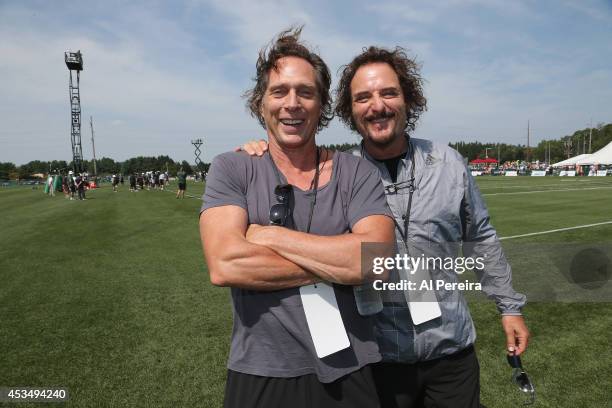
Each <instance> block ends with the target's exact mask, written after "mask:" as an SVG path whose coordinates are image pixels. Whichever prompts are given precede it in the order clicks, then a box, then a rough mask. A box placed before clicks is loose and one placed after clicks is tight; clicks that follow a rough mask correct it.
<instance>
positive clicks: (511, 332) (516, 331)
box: [501, 316, 529, 356]
mask: <svg viewBox="0 0 612 408" xmlns="http://www.w3.org/2000/svg"><path fill="white" fill-rule="evenodd" d="M501 322H502V327H503V329H504V332H505V333H506V351H507V352H508V354H512V353H516V355H517V356H520V355H521V354H522V353H523V352H524V351H525V350H526V349H527V343H528V342H529V330H528V329H527V326H526V325H525V320H524V319H523V316H502V321H501Z"/></svg>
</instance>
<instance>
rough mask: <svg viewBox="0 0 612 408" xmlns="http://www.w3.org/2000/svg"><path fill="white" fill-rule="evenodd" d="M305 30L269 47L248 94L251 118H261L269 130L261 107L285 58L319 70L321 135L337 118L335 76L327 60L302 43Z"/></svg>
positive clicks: (298, 29)
mask: <svg viewBox="0 0 612 408" xmlns="http://www.w3.org/2000/svg"><path fill="white" fill-rule="evenodd" d="M302 28H303V26H300V27H295V28H294V27H292V28H289V29H287V30H284V31H282V32H281V33H280V34H278V35H277V36H276V37H275V38H274V39H273V40H272V41H271V42H270V44H268V46H266V47H264V48H262V49H261V51H259V58H257V65H256V75H255V78H253V80H254V81H255V86H254V87H253V89H250V90H248V91H246V92H245V93H244V97H245V98H247V104H246V106H247V109H248V110H249V111H250V112H251V116H253V117H254V118H257V120H259V123H260V124H261V126H263V128H264V129H265V128H266V123H265V121H264V118H263V116H262V115H261V104H262V101H263V97H264V94H265V93H266V89H267V88H268V80H269V76H270V70H272V69H277V68H278V67H277V63H278V60H279V59H281V58H283V57H298V58H302V59H304V60H306V61H307V62H308V63H310V65H312V67H313V68H314V70H315V76H316V82H317V91H318V93H319V97H320V99H321V115H320V116H319V123H318V125H317V131H320V130H321V129H323V128H324V127H326V126H327V125H328V124H329V122H330V121H331V120H332V119H333V117H334V112H333V107H332V99H331V95H330V92H329V88H330V86H331V74H330V72H329V68H328V67H327V64H325V62H323V59H321V57H320V56H319V55H318V54H316V53H315V52H314V51H311V50H310V49H308V47H306V46H305V45H304V44H303V43H301V42H300V41H299V40H300V34H301V33H302Z"/></svg>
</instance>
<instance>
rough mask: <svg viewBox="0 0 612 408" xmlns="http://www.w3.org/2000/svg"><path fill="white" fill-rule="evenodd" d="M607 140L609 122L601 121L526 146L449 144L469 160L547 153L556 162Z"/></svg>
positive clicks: (542, 157)
mask: <svg viewBox="0 0 612 408" xmlns="http://www.w3.org/2000/svg"><path fill="white" fill-rule="evenodd" d="M589 139H590V143H591V149H590V151H589ZM610 142H612V123H608V124H607V125H604V124H603V123H600V124H598V125H597V126H596V127H594V128H586V129H582V130H577V131H575V132H574V133H573V134H572V135H567V136H563V137H562V138H560V139H551V140H547V139H545V140H542V141H541V142H539V143H538V144H537V146H531V147H530V148H529V149H528V148H527V146H525V145H520V144H519V145H511V144H507V143H493V142H489V143H485V142H456V143H449V144H448V145H449V146H451V147H453V148H454V149H457V151H459V153H461V155H463V157H466V158H467V159H468V160H470V161H471V160H474V159H477V158H480V159H484V158H486V157H487V156H488V157H489V158H494V159H497V160H498V161H499V162H500V163H505V162H507V161H516V160H520V161H522V160H525V161H536V160H539V161H541V162H545V161H548V157H550V162H551V163H556V162H560V161H562V160H565V159H567V158H569V157H573V156H577V155H579V154H583V153H595V152H596V151H597V150H599V149H601V148H602V147H604V146H606V145H607V144H608V143H610ZM498 155H499V157H498Z"/></svg>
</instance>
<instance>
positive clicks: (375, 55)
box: [335, 46, 427, 131]
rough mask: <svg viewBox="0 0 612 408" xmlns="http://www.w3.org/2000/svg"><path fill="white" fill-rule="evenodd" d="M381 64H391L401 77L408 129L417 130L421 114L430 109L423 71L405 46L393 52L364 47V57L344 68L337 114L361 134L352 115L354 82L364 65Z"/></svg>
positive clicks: (337, 102)
mask: <svg viewBox="0 0 612 408" xmlns="http://www.w3.org/2000/svg"><path fill="white" fill-rule="evenodd" d="M377 62H383V63H386V64H389V66H391V68H393V70H394V71H395V73H396V74H397V77H398V79H399V83H400V86H401V88H402V93H403V94H404V102H405V103H406V128H408V129H410V130H414V128H415V127H416V122H417V121H418V120H419V117H420V116H421V113H423V112H425V111H426V110H427V99H425V96H424V95H423V78H422V77H421V74H420V72H419V71H420V69H421V66H420V64H418V63H417V62H416V61H415V60H413V59H411V58H409V57H408V56H407V55H406V50H404V49H403V48H402V47H395V48H394V49H393V50H389V49H386V48H381V47H374V46H371V47H368V48H364V49H363V52H362V53H361V54H359V55H358V56H356V57H355V58H354V59H353V60H352V61H351V62H350V63H349V64H347V65H344V66H343V67H341V68H340V69H341V70H342V74H341V77H340V81H339V83H338V88H337V89H336V108H335V112H336V115H338V117H339V118H340V120H341V121H342V122H343V123H344V124H345V125H346V126H347V127H348V128H349V129H351V130H353V131H357V124H356V123H355V120H354V119H353V112H352V102H353V100H352V97H351V81H352V80H353V77H354V76H355V73H356V72H357V70H358V69H359V68H360V67H361V66H363V65H366V64H372V63H377Z"/></svg>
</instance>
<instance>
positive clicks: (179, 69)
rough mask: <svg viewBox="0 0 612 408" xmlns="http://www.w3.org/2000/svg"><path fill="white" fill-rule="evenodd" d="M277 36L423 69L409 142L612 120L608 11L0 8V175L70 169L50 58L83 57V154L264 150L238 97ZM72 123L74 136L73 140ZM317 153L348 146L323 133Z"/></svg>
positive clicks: (611, 21)
mask: <svg viewBox="0 0 612 408" xmlns="http://www.w3.org/2000/svg"><path fill="white" fill-rule="evenodd" d="M292 24H305V29H304V31H303V39H304V40H305V41H306V42H307V43H309V44H310V45H312V46H315V47H316V48H317V49H318V50H319V52H320V54H321V56H322V57H323V58H324V59H325V61H326V62H327V63H328V65H329V67H330V69H331V70H332V71H333V72H334V77H336V75H335V73H336V71H337V69H338V68H339V67H340V66H341V65H342V64H346V63H347V62H349V61H350V59H351V58H352V57H354V56H355V55H356V54H357V53H359V52H360V50H361V48H362V47H364V46H366V45H371V44H375V45H381V46H389V47H392V46H395V45H401V46H402V47H404V48H406V49H408V50H409V53H410V54H411V55H413V56H416V57H417V59H418V61H420V62H421V63H422V64H423V68H422V73H423V76H424V77H425V79H426V81H427V82H426V84H425V92H426V96H427V98H428V105H429V110H428V112H426V113H425V114H424V115H423V116H422V118H421V121H420V123H419V125H418V127H417V129H416V131H415V132H414V136H416V137H422V138H427V139H433V140H437V141H440V142H445V143H446V142H449V141H457V140H466V141H472V140H481V141H492V142H498V141H499V142H506V143H525V142H526V126H527V120H528V119H529V120H530V121H531V129H532V140H534V141H535V142H537V141H538V140H542V139H546V138H557V137H560V136H563V135H566V134H570V133H572V132H573V131H574V130H576V129H582V128H585V127H588V126H589V123H590V122H591V120H592V121H593V124H597V123H599V122H604V123H608V122H612V108H611V107H612V2H611V1H609V0H608V1H606V0H586V1H575V2H572V1H563V0H557V1H510V2H508V1H499V0H463V1H459V0H439V1H433V2H422V1H418V2H417V1H406V0H404V1H377V2H371V1H367V2H358V1H337V2H328V1H308V2H306V1H304V2H298V1H265V0H263V1H257V2H255V1H242V0H235V1H227V0H225V1H220V0H188V1H183V2H180V1H172V2H170V1H157V2H156V1H147V2H138V1H132V2H119V1H105V2H93V1H92V2H86V1H71V2H63V1H27V0H26V1H7V0H0V146H1V147H0V161H12V162H14V163H17V164H22V163H25V162H27V161H30V160H34V159H40V160H52V159H65V160H70V159H71V150H70V107H69V103H68V102H69V101H68V70H67V68H66V66H65V64H64V61H63V53H64V51H66V50H68V49H70V50H75V51H76V50H78V49H80V50H81V51H82V53H83V59H84V64H85V68H84V71H83V72H82V75H81V102H82V109H83V123H84V126H83V153H84V156H85V158H86V159H90V158H91V154H92V153H91V142H90V137H91V135H90V131H89V126H88V124H89V117H90V116H93V118H94V126H95V132H96V154H97V156H98V158H100V157H102V156H107V157H112V158H114V159H116V160H124V159H127V158H129V157H134V156H137V155H159V154H168V155H170V156H171V157H173V158H174V159H178V160H183V159H185V160H188V161H189V162H193V147H192V146H191V144H190V141H191V139H194V138H203V139H204V147H203V151H204V154H203V159H204V160H205V161H210V159H211V158H212V157H213V156H215V155H216V154H219V153H221V152H223V151H227V150H230V149H232V148H233V147H234V146H237V145H239V144H241V142H242V141H245V140H247V139H251V138H260V137H265V132H264V130H263V129H262V128H261V127H260V126H259V125H258V123H257V122H256V121H255V120H254V119H253V118H251V117H250V116H249V115H248V114H247V112H246V109H245V107H244V100H243V99H242V97H241V95H242V94H243V92H244V91H245V90H246V89H247V88H249V86H251V78H252V77H253V75H254V66H255V60H256V56H257V52H258V50H259V49H260V48H261V47H262V46H263V45H265V44H266V43H267V42H268V41H269V40H270V39H271V38H272V37H273V36H274V35H275V34H277V33H278V32H279V31H281V30H282V29H284V28H287V27H288V26H290V25H292ZM85 125H87V126H85ZM317 139H318V142H319V143H342V142H354V141H357V140H358V136H356V135H355V134H352V133H350V132H349V131H348V130H347V129H345V128H344V127H343V126H342V125H341V124H340V123H339V122H338V121H337V120H334V122H333V123H332V125H331V126H330V127H329V128H327V129H326V130H324V131H323V132H321V133H320V134H319V135H318V136H317Z"/></svg>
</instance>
